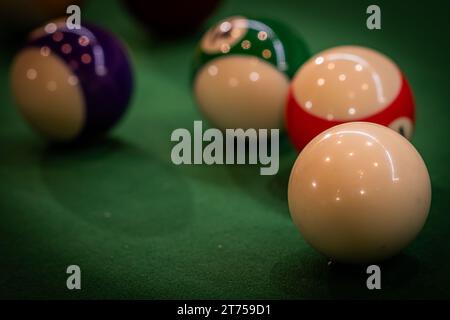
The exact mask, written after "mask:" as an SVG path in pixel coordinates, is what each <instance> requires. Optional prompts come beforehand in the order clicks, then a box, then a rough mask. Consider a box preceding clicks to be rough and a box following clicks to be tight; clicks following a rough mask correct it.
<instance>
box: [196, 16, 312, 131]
mask: <svg viewBox="0 0 450 320" xmlns="http://www.w3.org/2000/svg"><path fill="white" fill-rule="evenodd" d="M309 56H310V55H309V51H308V49H307V47H306V45H305V44H304V42H303V41H302V39H301V38H299V37H298V36H297V35H296V34H295V33H293V32H292V31H291V30H290V29H289V28H287V27H286V26H284V25H282V24H280V23H278V22H275V21H270V20H255V19H249V18H245V17H230V18H227V19H225V20H222V21H220V22H219V23H217V24H216V25H215V26H213V27H212V28H211V29H209V30H208V31H207V32H206V34H205V35H204V36H203V38H202V39H201V41H200V44H199V46H198V48H197V51H196V54H195V57H194V65H193V83H192V85H193V91H194V96H195V99H196V101H197V103H198V105H199V107H200V110H201V111H202V113H203V114H204V115H205V116H206V118H207V119H208V120H210V122H212V124H213V125H215V126H216V127H218V128H220V129H227V128H242V129H248V128H255V129H262V128H268V129H273V128H283V127H284V108H285V100H286V95H287V92H288V88H289V82H290V77H291V76H292V75H293V74H294V73H295V71H296V70H297V69H298V68H299V66H300V65H301V63H303V62H304V61H306V60H307V59H308V58H309Z"/></svg>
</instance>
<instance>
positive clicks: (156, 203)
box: [40, 138, 192, 238]
mask: <svg viewBox="0 0 450 320" xmlns="http://www.w3.org/2000/svg"><path fill="white" fill-rule="evenodd" d="M40 173H41V176H42V180H43V182H44V184H45V185H46V186H47V189H48V191H49V192H50V194H51V195H52V196H53V197H54V199H55V200H56V201H57V202H59V203H60V204H61V205H62V206H63V207H64V208H65V209H66V210H67V211H68V212H70V213H72V214H73V215H75V216H76V217H78V218H80V219H83V220H85V221H86V222H88V223H89V224H91V225H93V226H96V227H97V228H99V229H102V230H104V231H109V232H113V233H117V234H123V235H126V236H131V237H142V238H146V237H154V236H163V235H167V234H170V233H173V232H178V231H180V230H182V229H184V228H186V226H187V225H188V224H189V222H190V219H191V216H192V204H191V197H190V195H189V188H188V186H187V185H186V183H185V180H184V179H183V178H182V177H181V176H179V175H178V174H177V171H176V170H173V168H171V167H169V166H168V165H167V164H165V163H163V162H161V161H159V160H158V159H157V157H154V156H152V155H151V154H149V153H148V152H144V151H142V150H140V149H139V148H137V147H135V146H133V145H131V144H129V143H126V142H123V141H121V140H118V139H111V138H105V139H100V140H96V141H95V142H93V143H89V144H81V145H80V144H76V145H70V146H54V145H51V146H47V147H46V148H45V149H44V150H43V152H42V156H41V161H40ZM174 198H176V199H177V201H173V199H174Z"/></svg>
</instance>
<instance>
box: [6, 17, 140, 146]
mask: <svg viewBox="0 0 450 320" xmlns="http://www.w3.org/2000/svg"><path fill="white" fill-rule="evenodd" d="M10 83H11V85H10V86H11V91H12V96H13V98H14V101H15V103H16V105H17V107H18V109H19V110H20V112H21V114H22V115H23V117H24V119H25V120H26V121H27V122H28V123H29V124H30V126H31V127H32V128H33V129H35V131H37V132H38V133H40V134H41V135H43V136H45V137H46V138H48V139H49V140H51V141H57V142H72V141H79V140H85V139H90V138H93V137H95V136H98V135H102V134H104V133H105V132H106V131H108V130H109V129H111V128H112V127H113V126H114V125H115V124H116V123H117V122H118V121H119V120H120V119H121V118H122V117H123V115H124V114H125V111H126V110H127V109H128V105H129V100H130V98H131V94H132V91H133V73H132V67H131V61H130V59H129V57H128V52H127V50H126V47H125V46H124V45H123V44H122V43H121V42H120V41H119V39H117V38H116V37H115V36H114V35H113V34H111V33H110V32H108V31H106V30H104V29H102V28H100V27H97V26H94V25H92V24H89V25H87V24H84V25H83V26H81V29H75V30H72V29H69V28H68V27H67V25H66V23H65V21H64V20H52V21H51V22H49V23H47V24H46V25H45V26H44V27H42V28H38V29H36V30H35V31H34V32H32V34H31V35H30V37H29V40H28V42H27V44H26V45H25V47H24V48H23V49H22V50H20V51H19V52H18V53H17V55H16V57H15V59H14V62H13V64H12V67H11V82H10Z"/></svg>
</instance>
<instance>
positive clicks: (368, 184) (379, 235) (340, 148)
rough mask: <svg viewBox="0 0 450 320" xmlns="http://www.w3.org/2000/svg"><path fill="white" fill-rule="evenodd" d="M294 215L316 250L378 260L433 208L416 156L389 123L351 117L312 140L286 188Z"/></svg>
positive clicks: (413, 232)
mask: <svg viewBox="0 0 450 320" xmlns="http://www.w3.org/2000/svg"><path fill="white" fill-rule="evenodd" d="M288 200H289V209H290V212H291V216H292V219H293V221H294V223H295V224H296V225H297V227H298V229H299V230H300V232H301V234H302V235H303V237H304V238H305V240H306V241H307V242H308V243H309V244H311V246H313V247H314V248H315V249H317V250H318V251H319V252H321V253H323V254H324V255H326V256H328V257H329V258H331V259H334V260H337V261H340V262H350V263H364V262H375V261H379V260H382V259H385V258H388V257H391V256H393V255H395V254H397V253H398V252H399V251H401V250H402V249H403V248H405V247H406V246H407V245H408V244H409V243H410V242H411V241H413V240H414V238H415V237H416V236H417V234H418V233H419V232H420V230H421V229H422V227H423V225H424V223H425V221H426V219H427V216H428V212H429V209H430V202H431V183H430V177H429V175H428V171H427V168H426V166H425V163H424V162H423V160H422V158H421V156H420V154H419V153H418V152H417V151H416V149H415V148H414V147H413V146H412V144H411V143H410V142H408V140H407V139H405V138H404V137H402V136H401V135H400V134H398V133H396V132H395V131H394V130H391V129H389V128H387V127H384V126H381V125H378V124H373V123H368V122H351V123H346V124H341V125H338V126H335V127H333V128H331V129H328V130H326V131H324V132H323V133H321V134H319V135H318V136H317V137H316V138H314V139H313V140H312V141H311V142H310V143H309V144H308V145H307V146H306V147H305V149H304V150H303V151H302V152H301V153H300V155H299V156H298V158H297V160H296V162H295V164H294V167H293V169H292V172H291V176H290V180H289V187H288Z"/></svg>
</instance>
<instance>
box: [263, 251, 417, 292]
mask: <svg viewBox="0 0 450 320" xmlns="http://www.w3.org/2000/svg"><path fill="white" fill-rule="evenodd" d="M374 264H376V265H378V266H379V267H380V270H381V290H369V289H368V288H367V284H366V282H367V279H368V278H369V276H370V275H371V274H368V273H367V267H368V266H369V265H370V264H367V265H364V264H361V265H352V264H342V263H338V262H334V261H333V262H331V261H329V260H328V259H327V258H326V257H324V256H322V255H320V254H319V253H317V252H314V251H313V249H311V248H310V249H308V250H306V251H303V252H299V253H297V254H293V255H289V256H285V257H283V258H282V259H281V260H280V261H278V262H277V263H276V264H275V266H274V267H273V270H272V275H271V281H272V283H273V284H274V285H276V286H277V287H279V288H280V289H281V290H282V291H283V292H285V294H286V297H287V298H326V299H379V298H414V297H416V298H417V295H418V294H419V295H420V292H419V293H418V292H417V291H416V290H409V289H410V288H411V289H413V288H414V285H413V282H414V279H415V277H416V276H417V275H418V273H419V269H420V264H419V261H418V260H417V259H416V258H415V257H413V256H409V255H407V254H404V253H401V254H399V255H397V256H395V257H393V258H391V259H389V260H386V261H383V262H381V263H374Z"/></svg>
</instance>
